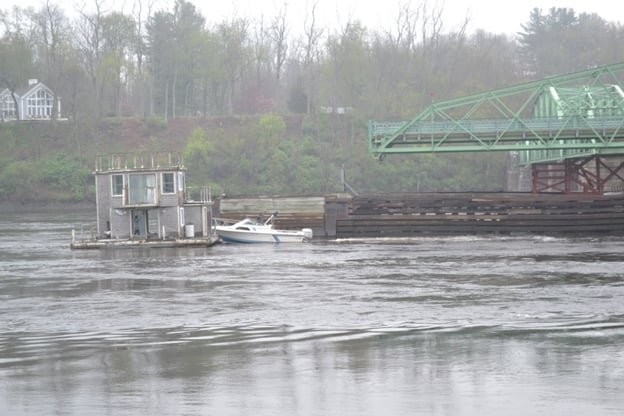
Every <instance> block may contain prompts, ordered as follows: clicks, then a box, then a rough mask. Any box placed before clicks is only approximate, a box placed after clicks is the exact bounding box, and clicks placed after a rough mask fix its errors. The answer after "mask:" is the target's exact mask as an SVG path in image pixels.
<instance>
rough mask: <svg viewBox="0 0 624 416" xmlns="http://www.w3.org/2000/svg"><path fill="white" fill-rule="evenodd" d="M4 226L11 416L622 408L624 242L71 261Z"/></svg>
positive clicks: (65, 248)
mask: <svg viewBox="0 0 624 416" xmlns="http://www.w3.org/2000/svg"><path fill="white" fill-rule="evenodd" d="M93 215H94V214H93V213H91V212H88V213H85V212H77V213H61V212H50V213H46V214H43V213H28V212H26V213H24V212H20V213H11V212H4V213H0V236H1V238H0V319H1V320H0V329H1V331H0V415H81V416H84V415H87V416H88V415H252V414H253V415H336V416H338V415H340V416H352V415H353V416H355V415H358V416H360V415H475V416H476V415H492V414H498V415H503V414H504V415H523V416H526V415H572V414H575V415H589V414H591V415H593V416H596V415H621V414H623V411H624V238H622V239H618V238H599V237H587V238H552V237H536V236H513V237H471V236H465V237H444V238H434V237H429V238H415V239H404V240H375V241H328V242H313V243H309V244H290V245H289V244H283V245H227V244H222V245H218V246H215V247H211V248H201V249H197V248H186V249H125V250H103V251H98V250H94V251H71V250H70V249H69V242H70V233H71V229H72V228H73V227H75V226H77V225H80V224H87V225H89V226H90V224H91V223H90V221H91V217H92V216H93Z"/></svg>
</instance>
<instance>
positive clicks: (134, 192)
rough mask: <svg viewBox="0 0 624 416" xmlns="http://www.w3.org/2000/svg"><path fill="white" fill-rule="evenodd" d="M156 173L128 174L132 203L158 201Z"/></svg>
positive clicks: (129, 194) (129, 195) (129, 200)
mask: <svg viewBox="0 0 624 416" xmlns="http://www.w3.org/2000/svg"><path fill="white" fill-rule="evenodd" d="M155 188H156V175H155V174H153V173H148V174H130V175H128V202H129V203H130V205H139V204H155V203H156V192H154V191H155Z"/></svg>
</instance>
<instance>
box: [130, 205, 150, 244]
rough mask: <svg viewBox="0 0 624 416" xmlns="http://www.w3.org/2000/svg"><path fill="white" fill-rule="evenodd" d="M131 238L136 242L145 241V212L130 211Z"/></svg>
mask: <svg viewBox="0 0 624 416" xmlns="http://www.w3.org/2000/svg"><path fill="white" fill-rule="evenodd" d="M132 238H133V239H136V240H145V239H147V211H146V210H133V211H132Z"/></svg>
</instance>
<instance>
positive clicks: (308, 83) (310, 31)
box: [303, 0, 323, 115]
mask: <svg viewBox="0 0 624 416" xmlns="http://www.w3.org/2000/svg"><path fill="white" fill-rule="evenodd" d="M317 7H318V0H312V3H311V5H310V4H309V3H308V2H306V16H305V20H304V23H303V30H304V36H305V56H304V62H303V67H304V68H303V69H304V73H305V88H306V113H307V114H308V115H309V114H310V112H311V111H312V94H313V91H314V89H315V88H314V85H315V80H316V76H315V75H316V72H315V70H314V66H315V62H316V61H317V60H318V55H319V50H318V48H319V42H320V40H321V36H322V35H323V31H322V30H320V29H319V28H318V26H317V24H316V8H317Z"/></svg>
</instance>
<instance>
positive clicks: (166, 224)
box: [70, 152, 219, 249]
mask: <svg viewBox="0 0 624 416" xmlns="http://www.w3.org/2000/svg"><path fill="white" fill-rule="evenodd" d="M94 175H95V192H96V212H97V213H96V217H97V224H96V229H95V230H93V232H91V233H90V235H89V236H88V237H85V235H84V233H80V235H79V236H76V232H75V231H72V242H71V244H70V247H71V248H72V249H100V248H136V247H154V248H156V247H208V246H211V245H214V244H216V243H218V242H219V239H218V236H217V235H216V234H215V233H214V230H213V227H212V205H213V203H212V201H211V198H210V193H209V192H208V190H207V189H200V190H198V192H197V193H196V194H195V195H193V194H192V193H191V192H189V190H188V189H187V187H186V178H185V175H186V168H185V167H184V166H183V163H182V157H181V155H180V154H179V153H177V152H156V153H141V154H127V153H117V154H113V155H110V156H98V158H97V159H96V164H95V172H94Z"/></svg>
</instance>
